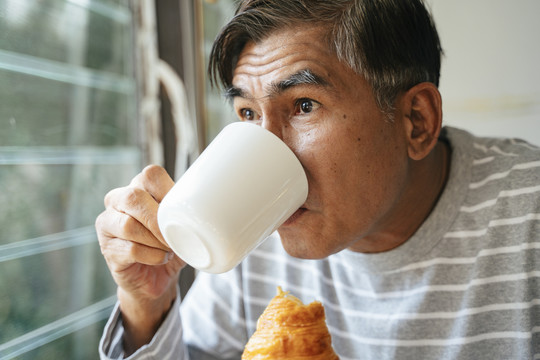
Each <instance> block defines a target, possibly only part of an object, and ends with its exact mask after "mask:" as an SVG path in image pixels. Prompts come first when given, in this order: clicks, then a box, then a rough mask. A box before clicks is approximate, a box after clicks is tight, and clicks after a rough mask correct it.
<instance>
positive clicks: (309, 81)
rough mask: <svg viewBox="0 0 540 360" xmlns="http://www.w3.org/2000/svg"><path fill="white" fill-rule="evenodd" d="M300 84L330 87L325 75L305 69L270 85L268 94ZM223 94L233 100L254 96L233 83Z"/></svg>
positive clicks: (280, 91)
mask: <svg viewBox="0 0 540 360" xmlns="http://www.w3.org/2000/svg"><path fill="white" fill-rule="evenodd" d="M300 85H314V86H323V87H328V86H329V83H328V81H326V80H325V79H324V78H323V77H321V76H319V75H317V74H316V73H314V72H313V71H311V70H310V69H303V70H300V71H298V72H296V73H294V74H292V75H290V76H289V77H287V78H286V79H283V80H281V81H278V82H275V83H271V84H270V86H269V87H268V91H267V92H268V94H269V95H270V96H272V95H276V94H279V93H282V92H283V91H285V90H287V89H290V88H292V87H295V86H300ZM223 96H224V97H225V99H227V100H229V101H232V100H234V98H236V97H241V98H245V99H251V98H252V96H251V95H250V94H248V93H246V91H244V90H243V89H242V88H239V87H237V86H234V85H231V86H229V87H228V88H227V89H225V92H224V93H223Z"/></svg>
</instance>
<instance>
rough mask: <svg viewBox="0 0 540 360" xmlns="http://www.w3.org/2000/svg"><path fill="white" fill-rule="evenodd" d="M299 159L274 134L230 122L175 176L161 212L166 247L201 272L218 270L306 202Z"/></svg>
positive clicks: (242, 255)
mask: <svg viewBox="0 0 540 360" xmlns="http://www.w3.org/2000/svg"><path fill="white" fill-rule="evenodd" d="M307 193H308V183H307V178H306V174H305V172H304V169H303V168H302V165H301V164H300V161H299V160H298V159H297V158H296V156H295V155H294V153H293V152H292V151H291V149H289V147H288V146H287V145H286V144H285V143H284V142H283V141H281V139H279V138H278V137H277V136H275V135H274V134H273V133H272V132H270V131H268V130H266V129H264V128H262V127H260V126H257V125H254V124H249V123H243V122H235V123H232V124H230V125H227V126H226V127H225V128H224V129H223V130H222V131H221V132H220V133H219V134H218V135H217V136H216V138H215V139H214V141H212V143H211V144H210V145H208V147H207V148H206V150H205V151H204V152H203V153H202V154H201V155H200V156H199V158H198V159H197V160H196V161H195V162H194V163H193V165H192V166H191V167H190V168H189V169H188V170H187V171H186V172H185V173H184V175H183V176H182V177H181V178H180V179H179V180H178V182H177V183H176V184H175V185H174V187H173V188H172V189H171V190H170V192H169V193H168V194H167V195H166V196H165V198H164V199H163V201H162V202H161V204H160V206H159V209H158V224H159V228H160V230H161V232H162V234H163V236H164V238H165V240H166V241H167V243H168V244H169V246H170V247H171V249H172V250H173V251H174V252H175V253H176V254H177V255H178V256H179V257H180V258H181V259H182V260H184V261H185V262H186V263H188V264H189V265H191V266H193V267H194V268H197V269H199V270H202V271H206V272H211V273H222V272H225V271H228V270H230V269H232V268H233V267H235V266H236V265H238V264H239V263H240V262H241V261H242V260H243V259H244V258H245V257H246V256H247V254H248V253H249V252H250V251H251V250H253V249H254V248H255V247H257V246H258V245H259V244H260V243H261V242H262V241H263V240H264V239H266V237H268V235H270V234H271V233H272V232H274V231H275V230H276V229H277V228H278V227H279V226H280V225H281V224H283V223H284V222H285V221H286V220H287V219H288V218H289V217H290V216H291V215H292V214H293V213H294V212H295V211H296V210H297V209H298V208H300V207H301V206H302V205H303V204H304V202H305V201H306V198H307Z"/></svg>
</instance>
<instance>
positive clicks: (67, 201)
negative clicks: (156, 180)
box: [0, 147, 140, 257]
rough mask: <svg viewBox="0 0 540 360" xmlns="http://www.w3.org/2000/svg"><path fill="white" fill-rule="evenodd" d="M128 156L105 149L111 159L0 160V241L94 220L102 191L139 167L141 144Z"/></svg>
mask: <svg viewBox="0 0 540 360" xmlns="http://www.w3.org/2000/svg"><path fill="white" fill-rule="evenodd" d="M1 149H2V148H1V147H0V163H1V157H2V150H1ZM18 154H19V155H21V153H20V152H18ZM127 155H130V153H129V152H128V153H127V154H126V159H124V160H125V161H130V160H131V163H127V164H126V163H121V162H117V163H115V159H114V156H115V154H114V153H106V154H105V157H106V158H105V160H110V161H111V164H105V165H100V164H91V163H90V164H78V165H70V164H67V165H32V164H28V165H0V184H1V186H2V191H1V192H0V204H3V206H1V207H0V229H2V231H1V232H0V245H2V244H7V243H11V242H16V241H22V240H26V239H33V238H37V237H40V236H43V235H48V234H55V233H60V232H63V231H65V230H70V229H75V228H80V227H85V226H91V225H93V224H94V222H95V219H96V216H97V215H98V214H99V213H100V212H101V211H103V209H104V206H103V196H104V195H105V194H106V193H107V192H108V191H109V190H110V189H111V188H113V187H117V186H123V185H125V184H127V183H129V181H130V179H131V177H132V176H133V175H134V174H136V172H137V171H138V170H139V165H138V164H139V161H140V160H139V157H138V155H139V154H138V152H137V149H134V150H132V153H131V156H130V157H128V156H127ZM14 157H15V156H14ZM80 159H82V157H81V158H80ZM37 160H38V161H39V160H41V161H45V157H42V158H41V159H39V158H38V159H37ZM61 160H62V159H61ZM73 160H74V161H77V157H76V155H75V157H74V158H73ZM92 160H93V159H92V158H90V159H88V161H92ZM14 161H17V159H16V157H15V160H14ZM94 161H96V162H98V158H95V159H94ZM0 257H1V255H0Z"/></svg>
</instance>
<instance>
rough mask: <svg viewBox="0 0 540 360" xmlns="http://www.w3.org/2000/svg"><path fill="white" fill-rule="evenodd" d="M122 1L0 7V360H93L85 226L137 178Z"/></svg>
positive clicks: (94, 276)
mask: <svg viewBox="0 0 540 360" xmlns="http://www.w3.org/2000/svg"><path fill="white" fill-rule="evenodd" d="M132 20H133V19H132V14H131V9H130V6H129V1H128V0H40V1H34V0H0V101H1V103H0V104H1V106H0V129H2V131H0V189H1V190H2V191H0V204H2V205H1V206H0V229H2V231H1V232H0V324H1V326H0V358H2V359H4V358H5V359H10V358H13V357H15V358H17V359H96V358H97V357H98V356H97V347H98V341H99V337H100V336H101V332H102V329H103V325H104V320H105V319H106V318H107V316H108V315H109V314H110V310H111V307H112V305H113V304H114V302H115V285H114V283H113V281H112V279H111V276H110V274H109V271H108V268H107V266H106V264H105V261H104V259H103V256H102V255H101V252H100V249H99V244H98V242H97V238H96V234H95V229H94V222H95V219H96V217H97V215H98V214H99V213H100V212H101V211H103V209H104V205H103V197H104V196H105V194H106V193H107V192H108V191H109V190H110V189H112V188H115V187H118V186H123V185H125V184H127V183H128V182H129V181H130V179H131V178H132V177H133V176H134V175H135V174H136V173H137V172H138V171H140V168H141V163H142V161H141V146H140V135H141V134H140V133H139V128H140V126H139V124H138V118H137V108H136V106H137V103H136V101H137V99H136V79H135V75H134V74H135V71H134V53H135V45H134V43H133V39H134V29H133V21H132Z"/></svg>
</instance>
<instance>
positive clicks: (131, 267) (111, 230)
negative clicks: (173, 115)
mask: <svg viewBox="0 0 540 360" xmlns="http://www.w3.org/2000/svg"><path fill="white" fill-rule="evenodd" d="M173 185H174V182H173V180H172V179H171V178H170V177H169V175H168V174H167V173H166V171H165V170H164V169H163V168H161V167H158V166H148V167H146V168H145V169H144V170H143V171H142V172H141V173H140V174H139V175H137V176H136V177H135V178H134V179H133V180H132V181H131V183H130V184H129V186H127V187H123V188H118V189H114V190H112V191H110V192H109V193H108V194H107V195H106V196H105V211H104V212H103V213H101V214H100V215H99V216H98V218H97V220H96V230H97V234H98V239H99V243H100V247H101V252H102V253H103V256H104V257H105V260H106V261H107V265H108V267H109V270H110V272H111V274H112V276H113V278H114V281H115V282H116V284H117V285H118V299H119V300H120V309H121V311H122V320H123V323H124V328H125V337H124V348H125V351H126V353H132V352H134V351H135V350H137V349H138V348H139V347H141V346H142V345H144V344H146V343H148V342H149V341H150V340H151V339H152V337H153V335H154V334H155V332H156V331H157V329H158V328H159V325H160V324H161V322H162V321H163V318H164V317H165V315H166V314H167V312H168V311H169V309H170V307H171V305H172V303H173V301H174V300H175V298H176V286H177V282H178V276H179V274H180V270H181V269H182V268H183V267H184V265H185V263H184V262H183V261H182V260H180V258H178V257H177V256H176V255H174V253H173V252H172V250H171V249H170V248H169V247H168V246H167V244H166V242H165V240H164V239H163V236H162V235H161V232H160V230H159V227H158V223H157V210H158V206H159V203H160V202H161V200H162V199H163V197H164V196H165V194H167V192H169V190H170V189H171V188H172V186H173Z"/></svg>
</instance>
